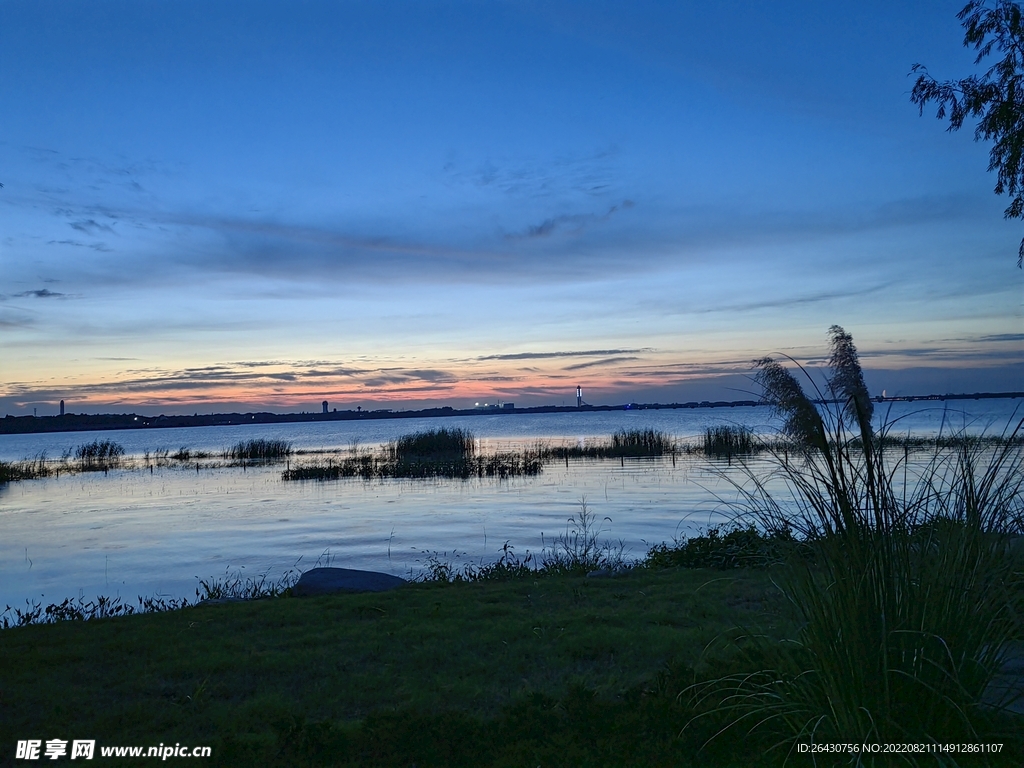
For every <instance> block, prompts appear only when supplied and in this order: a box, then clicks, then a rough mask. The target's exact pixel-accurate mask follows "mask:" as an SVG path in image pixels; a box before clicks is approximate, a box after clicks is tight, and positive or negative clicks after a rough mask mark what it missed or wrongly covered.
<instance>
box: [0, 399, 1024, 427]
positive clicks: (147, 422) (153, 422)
mask: <svg viewBox="0 0 1024 768" xmlns="http://www.w3.org/2000/svg"><path fill="white" fill-rule="evenodd" d="M999 398H1024V392H974V393H972V394H956V395H905V396H901V397H874V398H872V400H873V401H874V402H876V403H896V402H918V401H928V400H991V399H999ZM758 405H761V403H760V402H758V401H757V400H716V401H708V400H703V401H701V402H688V403H626V404H623V405H582V406H578V407H577V406H572V405H539V406H534V407H531V408H514V407H512V408H510V407H507V406H493V407H487V408H451V407H444V408H424V409H421V410H418V411H393V410H391V409H380V410H375V411H363V410H355V411H352V410H346V411H338V410H334V411H328V412H327V413H322V412H321V413H267V412H261V413H208V414H196V415H193V416H186V415H180V416H164V415H160V416H140V415H138V414H134V413H122V414H76V413H65V414H64V415H63V416H11V415H8V416H7V417H6V418H3V419H0V435H24V434H33V433H41V432H91V431H100V430H112V429H169V428H176V427H214V426H239V425H241V424H288V423H294V422H310V421H364V420H366V421H371V420H375V419H424V418H439V417H451V416H494V415H505V414H517V413H518V414H522V413H581V412H600V411H647V410H655V411H656V410H678V409H683V408H689V409H696V408H743V407H746V408H749V407H755V406H758Z"/></svg>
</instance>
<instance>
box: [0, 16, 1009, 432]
mask: <svg viewBox="0 0 1024 768" xmlns="http://www.w3.org/2000/svg"><path fill="white" fill-rule="evenodd" d="M962 4H963V1H962V0H956V1H955V2H945V1H944V0H942V1H940V2H906V3H900V4H896V6H895V7H894V5H893V4H891V3H881V2H866V3H858V4H855V6H851V7H847V6H828V5H823V4H821V3H811V2H793V1H789V2H778V3H771V4H752V3H749V2H740V1H739V0H734V1H733V2H724V3H721V4H715V5H714V6H710V5H708V4H685V3H684V4H669V3H657V2H638V3H630V4H628V5H621V4H613V3H602V2H594V3H586V4H578V3H559V2H555V3H541V2H517V3H489V4H480V3H445V4H437V3H416V4H412V3H404V4H403V3H389V2H380V3H357V2H351V3H347V2H337V3H334V2H332V3H327V2H305V3H298V4H295V3H284V2H247V3H238V2H217V1H216V0H214V1H212V2H204V3H198V2H178V3H173V4H157V3H130V2H99V3H96V2H77V1H74V0H72V1H69V2H61V3H46V2H21V1H20V0H14V1H12V2H7V3H4V4H3V6H2V7H0V72H2V73H3V75H2V76H0V103H2V104H3V109H2V110H0V181H2V182H3V184H4V187H3V188H2V189H0V414H5V413H10V414H12V415H26V414H31V413H32V412H33V409H36V410H37V411H38V413H39V415H52V414H56V413H57V412H58V410H59V402H60V401H61V400H64V401H65V404H66V405H65V407H66V409H67V411H68V412H73V413H102V412H111V413H119V412H137V413H140V414H147V415H156V414H159V413H167V414H171V413H210V412H223V411H242V412H244V411H274V412H282V411H301V410H307V411H313V412H319V411H320V410H321V403H322V401H323V400H327V401H329V402H330V404H331V407H332V408H334V407H336V408H338V409H339V410H342V409H349V408H351V409H355V408H357V407H362V408H363V409H364V410H365V409H372V408H423V407H431V406H444V405H451V406H453V407H457V408H467V407H472V406H473V404H474V403H476V402H478V401H479V402H484V401H491V402H495V401H512V402H515V403H516V405H517V406H533V405H548V404H550V405H560V404H562V403H563V402H564V403H565V404H567V405H569V404H573V403H575V398H576V387H577V386H582V388H583V393H584V399H585V400H586V401H587V402H590V403H593V404H614V403H625V402H631V401H632V402H663V403H664V402H686V401H691V400H697V401H700V400H732V399H748V398H750V397H752V396H754V392H753V390H754V387H753V384H752V382H751V380H750V375H751V361H752V360H754V359H755V358H759V357H762V356H764V355H776V356H778V355H788V356H790V357H792V358H794V359H795V360H796V361H797V362H800V363H801V364H804V365H807V366H809V367H810V368H811V369H813V368H815V367H816V366H818V365H820V364H821V363H822V362H823V358H824V356H825V355H826V354H827V344H826V331H827V329H828V327H829V326H830V325H832V324H833V323H836V324H840V325H842V326H844V327H845V328H846V330H847V331H849V332H850V333H851V334H853V337H854V340H855V342H856V344H857V346H858V349H859V350H860V353H861V358H862V363H863V365H864V368H865V375H866V379H867V383H868V386H869V388H870V390H871V393H872V394H880V393H881V391H882V390H883V389H885V390H887V392H888V394H890V395H897V394H926V393H938V394H943V393H949V392H975V391H1010V390H1020V389H1024V307H1022V303H1024V273H1022V272H1021V271H1020V270H1018V269H1017V268H1016V266H1015V262H1016V253H1017V246H1018V244H1019V242H1020V237H1021V231H1020V223H1019V222H1008V221H1005V220H1004V219H1003V216H1002V211H1003V208H1004V207H1005V205H1006V203H1007V201H1006V199H1005V198H1004V197H998V196H996V195H994V194H993V192H992V187H993V186H994V184H995V177H994V175H993V174H991V173H986V171H985V169H986V167H987V164H988V157H987V154H988V146H987V145H986V144H984V143H975V142H974V141H973V140H972V139H973V123H971V125H970V127H968V126H967V125H966V124H965V127H964V129H963V130H962V131H960V132H959V133H952V134H951V133H948V132H947V131H946V130H945V128H946V124H945V123H944V122H940V121H938V120H936V119H935V117H934V114H933V113H929V112H926V113H925V115H924V116H923V117H920V116H918V112H917V109H916V107H914V106H913V105H912V104H911V103H910V98H909V94H910V89H911V87H912V85H913V78H912V77H909V76H908V75H909V73H910V69H911V67H912V66H913V65H914V64H915V63H923V64H925V65H926V66H927V67H928V69H929V71H930V72H931V73H932V74H933V75H934V76H935V77H937V78H939V79H947V78H958V77H964V76H966V75H968V74H970V73H972V72H976V71H978V67H976V66H975V65H974V64H973V58H974V54H973V52H972V51H969V50H967V49H965V48H963V46H962V38H963V30H962V29H961V27H960V26H959V23H958V21H957V19H956V13H957V12H958V11H959V10H960V7H961V6H962Z"/></svg>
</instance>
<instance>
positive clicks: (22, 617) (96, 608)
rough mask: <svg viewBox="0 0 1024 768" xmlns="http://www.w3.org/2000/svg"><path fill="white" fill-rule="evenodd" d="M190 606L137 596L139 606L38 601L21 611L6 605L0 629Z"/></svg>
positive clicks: (101, 600)
mask: <svg viewBox="0 0 1024 768" xmlns="http://www.w3.org/2000/svg"><path fill="white" fill-rule="evenodd" d="M189 605H190V603H189V601H188V599H187V598H180V599H175V598H162V597H141V596H140V597H139V600H138V605H135V604H133V603H129V602H126V601H125V600H123V599H122V598H121V597H106V596H104V595H100V596H99V597H97V598H96V599H95V600H86V599H85V598H83V597H79V598H78V599H77V600H72V599H70V598H66V599H65V600H64V601H63V602H60V603H50V604H49V605H47V606H43V605H42V604H41V603H39V602H37V601H26V604H25V608H24V610H22V609H20V608H12V607H11V606H9V605H8V606H7V608H6V609H5V610H4V612H3V613H0V629H11V628H12V627H24V626H28V625H29V624H55V623H57V622H59V621H86V620H89V619H108V618H111V617H114V616H131V615H134V614H137V613H159V612H162V611H176V610H178V609H179V608H186V607H188V606H189Z"/></svg>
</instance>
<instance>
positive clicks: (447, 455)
mask: <svg viewBox="0 0 1024 768" xmlns="http://www.w3.org/2000/svg"><path fill="white" fill-rule="evenodd" d="M385 450H386V452H387V454H388V456H389V458H390V459H391V460H392V461H394V462H396V463H399V464H417V463H430V462H450V461H463V460H465V459H468V458H471V457H472V456H473V455H474V454H475V452H476V440H475V438H474V437H473V433H472V432H470V431H469V430H466V429H458V428H451V429H449V428H448V427H440V428H439V429H429V430H426V431H424V432H415V433H413V434H411V435H402V436H401V437H400V438H398V439H397V440H395V441H393V442H391V443H389V444H388V445H387V446H386V449H385Z"/></svg>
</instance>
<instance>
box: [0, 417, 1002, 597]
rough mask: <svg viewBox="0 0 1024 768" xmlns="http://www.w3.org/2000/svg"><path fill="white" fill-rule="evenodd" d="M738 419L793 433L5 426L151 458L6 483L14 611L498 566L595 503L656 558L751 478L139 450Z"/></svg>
mask: <svg viewBox="0 0 1024 768" xmlns="http://www.w3.org/2000/svg"><path fill="white" fill-rule="evenodd" d="M1019 407H1020V401H1019V400H1018V401H1015V400H988V401H984V400H983V401H953V402H952V403H950V404H947V405H944V404H942V403H934V402H928V403H898V404H895V405H894V406H893V408H892V410H891V411H890V412H889V413H888V418H889V420H890V421H895V422H896V428H895V429H896V431H897V432H901V433H908V432H909V433H912V434H916V435H928V434H935V433H937V432H938V431H939V430H940V429H944V430H947V431H948V429H949V428H950V427H953V428H957V429H960V428H966V429H968V430H969V431H972V432H982V431H987V432H989V433H992V432H996V433H998V432H1000V431H1002V430H1003V429H1004V428H1005V427H1006V425H1007V424H1008V423H1010V421H1011V419H1012V418H1013V414H1014V412H1015V409H1017V408H1019ZM1020 415H1021V414H1019V413H1018V418H1019V416H1020ZM721 424H738V425H743V426H746V427H749V428H751V429H753V430H755V431H757V432H761V433H770V432H772V431H774V430H775V429H776V428H777V424H776V423H775V422H774V421H773V420H772V418H771V415H770V412H769V411H768V410H767V409H765V408H716V409H696V410H660V411H653V410H649V411H610V412H590V413H587V412H582V413H558V414H502V415H482V416H474V417H458V418H443V419H387V420H374V421H358V422H355V421H351V422H309V423H293V424H274V425H253V426H251V427H244V426H233V427H201V428H185V429H163V430H158V429H150V430H128V431H108V432H77V433H58V434H43V435H3V436H0V460H5V461H12V460H20V459H24V458H30V457H33V456H37V455H39V454H42V453H45V454H46V455H47V456H49V457H59V456H61V455H62V454H63V453H65V452H67V451H72V450H73V449H74V448H75V447H77V446H79V445H82V444H83V443H88V442H90V441H92V440H108V439H109V440H113V441H116V442H118V443H120V444H121V445H123V446H124V448H125V450H126V453H127V454H128V455H129V456H131V457H133V458H134V461H133V466H134V467H135V468H133V469H125V470H117V471H110V472H109V473H107V474H103V473H95V472H94V473H83V474H62V475H61V476H60V477H59V478H56V477H49V478H43V479H39V480H31V481H22V482H16V483H8V484H3V485H0V532H2V536H0V610H2V608H3V606H4V605H7V604H10V605H12V606H24V603H25V601H26V600H36V601H39V602H42V603H44V604H45V603H51V602H60V601H61V600H63V599H64V598H66V597H71V598H77V597H79V596H84V597H85V598H86V599H92V598H94V597H96V596H97V595H110V596H115V595H120V596H121V597H124V598H126V599H129V600H131V601H134V600H135V598H136V596H137V595H153V596H166V597H190V598H191V597H194V595H195V589H196V587H197V585H198V581H199V579H209V578H217V577H223V576H224V575H225V574H226V573H235V572H241V573H242V574H243V575H248V576H258V575H260V574H263V573H267V574H268V575H269V577H270V578H271V579H275V578H277V577H279V576H280V575H281V574H283V573H285V572H286V571H288V570H289V569H307V568H310V567H312V566H313V565H314V564H315V563H316V562H317V561H318V559H319V560H320V562H321V564H326V563H327V562H328V561H329V562H330V564H331V565H335V566H341V567H348V568H366V569H373V570H381V571H386V572H389V573H394V574H396V575H399V576H403V577H409V576H410V575H412V576H415V575H416V574H418V573H420V572H421V571H422V569H423V567H424V562H425V561H426V559H427V558H428V557H430V556H431V555H433V554H436V555H438V556H440V557H442V559H449V560H453V561H455V562H456V563H466V562H472V563H480V562H490V561H493V560H495V559H496V558H497V557H498V556H499V555H500V553H501V547H502V545H503V544H504V543H505V542H506V541H508V542H511V544H512V545H513V546H514V547H515V551H516V553H517V554H519V555H524V554H525V553H526V552H527V551H530V552H534V553H537V552H540V551H541V550H542V548H543V547H544V546H545V544H550V541H551V539H552V537H553V536H556V535H558V534H560V533H563V532H565V530H566V525H567V521H568V519H569V518H570V517H572V516H574V515H577V514H578V512H579V510H580V503H581V500H583V499H584V498H585V499H586V502H587V505H588V507H589V508H590V510H591V511H592V512H594V513H595V514H596V515H597V517H598V519H599V520H600V521H601V527H602V530H603V531H604V534H603V537H604V538H607V539H610V540H614V541H616V542H618V541H620V540H621V542H622V543H623V544H624V546H625V547H626V550H627V554H630V555H632V556H634V557H640V556H642V555H643V554H644V553H645V552H646V551H647V549H648V547H649V546H650V545H653V544H657V543H660V542H662V541H671V540H672V539H673V538H675V537H677V536H680V535H687V534H692V533H694V532H695V531H697V530H698V529H701V528H706V527H708V526H709V525H714V524H717V523H721V522H724V521H725V520H727V519H728V518H729V516H730V515H731V511H730V508H729V502H730V501H733V500H735V498H736V493H735V489H734V488H733V486H732V485H731V484H730V482H729V478H730V477H733V479H738V476H736V475H730V472H732V471H733V470H732V469H730V468H729V467H728V466H723V465H721V464H719V465H714V464H712V463H709V462H708V461H707V460H705V459H703V458H698V457H692V456H685V455H681V456H677V457H676V459H675V461H673V460H672V459H671V458H662V459H635V460H629V459H626V460H625V461H621V462H620V461H619V460H617V459H616V460H604V461H594V460H584V461H570V462H569V465H568V466H566V465H565V464H564V463H558V462H556V463H553V464H550V465H547V466H546V467H545V469H544V471H543V473H542V474H541V475H539V476H537V477H531V478H515V479H512V480H504V481H498V480H487V479H483V480H479V479H473V480H466V481H462V480H389V481H372V482H364V481H362V480H338V481H329V482H285V481H283V480H282V479H281V471H282V469H283V466H281V465H272V466H261V467H247V468H246V469H245V470H244V471H243V470H242V469H241V468H238V467H225V466H217V465H216V464H217V462H206V463H204V464H203V466H202V467H201V468H200V470H199V471H198V472H197V471H196V468H195V465H194V464H190V465H189V466H187V467H177V466H164V467H156V468H154V469H153V470H152V472H151V471H150V470H149V469H147V468H146V467H145V462H144V461H142V460H140V458H141V457H142V456H143V455H144V454H145V453H146V452H149V453H150V454H154V453H156V452H158V451H162V450H169V451H171V452H174V451H176V450H178V449H179V448H181V447H187V448H189V449H190V450H192V451H207V452H210V453H215V454H219V453H220V452H221V451H223V450H224V449H225V448H227V447H229V446H231V445H233V444H234V443H237V442H238V441H240V440H248V439H252V438H267V439H281V440H287V441H289V442H291V443H292V444H293V446H294V447H295V448H296V449H299V450H304V451H316V450H325V451H348V450H351V449H352V448H353V447H354V446H359V447H361V448H371V447H373V446H375V445H377V444H380V443H382V442H386V441H388V440H391V439H394V438H396V437H398V436H400V435H403V434H408V433H410V432H415V431H419V430H423V429H429V428H436V427H440V426H457V427H463V428H466V429H469V430H471V431H472V432H473V433H474V435H475V436H476V437H477V438H478V439H479V441H480V448H481V450H484V451H492V450H501V449H505V448H515V447H520V446H525V445H530V444H532V443H534V442H536V441H537V440H538V439H545V440H551V441H557V442H579V441H584V442H585V441H586V440H588V439H594V438H599V437H608V436H610V435H611V434H612V433H614V432H615V431H616V430H618V429H634V428H643V429H647V428H651V429H657V430H661V431H663V432H666V433H668V434H670V435H673V436H675V437H677V438H679V439H681V440H686V439H688V438H693V437H695V436H697V435H699V434H701V433H702V432H703V430H704V429H705V427H708V426H715V425H721ZM292 460H293V461H296V460H299V461H301V460H302V459H301V457H299V458H298V459H292ZM605 518H608V519H605Z"/></svg>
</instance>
